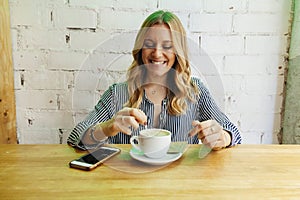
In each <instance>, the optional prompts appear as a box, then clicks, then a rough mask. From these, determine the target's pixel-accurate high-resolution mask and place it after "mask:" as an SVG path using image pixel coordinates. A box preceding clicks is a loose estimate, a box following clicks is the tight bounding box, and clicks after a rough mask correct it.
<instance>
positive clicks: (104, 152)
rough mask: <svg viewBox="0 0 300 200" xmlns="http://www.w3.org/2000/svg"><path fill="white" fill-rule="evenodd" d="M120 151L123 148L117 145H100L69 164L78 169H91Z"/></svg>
mask: <svg viewBox="0 0 300 200" xmlns="http://www.w3.org/2000/svg"><path fill="white" fill-rule="evenodd" d="M120 152H121V150H120V149H118V148H115V147H100V148H99V149H97V150H95V151H93V152H91V153H88V154H86V155H84V156H81V157H80V158H78V159H75V160H72V161H71V162H70V163H69V166H70V167H72V168H76V169H82V170H86V171H90V170H92V169H94V168H96V167H97V166H99V165H101V164H102V163H103V162H104V161H106V160H108V159H109V158H111V157H113V156H115V155H117V154H118V153H120Z"/></svg>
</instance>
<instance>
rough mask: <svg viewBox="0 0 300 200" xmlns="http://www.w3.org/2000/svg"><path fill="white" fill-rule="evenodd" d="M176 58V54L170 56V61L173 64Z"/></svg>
mask: <svg viewBox="0 0 300 200" xmlns="http://www.w3.org/2000/svg"><path fill="white" fill-rule="evenodd" d="M175 60H176V56H175V54H173V55H170V56H169V62H170V64H171V65H172V66H173V65H174V63H175Z"/></svg>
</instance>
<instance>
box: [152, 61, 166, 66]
mask: <svg viewBox="0 0 300 200" xmlns="http://www.w3.org/2000/svg"><path fill="white" fill-rule="evenodd" d="M151 62H152V63H153V64H155V65H162V64H164V63H165V61H160V62H158V61H153V60H152V61H151Z"/></svg>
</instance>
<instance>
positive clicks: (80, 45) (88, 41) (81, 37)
mask: <svg viewBox="0 0 300 200" xmlns="http://www.w3.org/2000/svg"><path fill="white" fill-rule="evenodd" d="M69 37H70V42H69V44H70V48H71V49H72V50H94V49H96V48H97V47H98V46H99V45H101V43H103V42H105V41H106V40H107V39H108V38H110V37H111V33H109V32H104V31H102V32H86V31H75V30H74V31H70V33H69Z"/></svg>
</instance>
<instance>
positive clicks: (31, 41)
mask: <svg viewBox="0 0 300 200" xmlns="http://www.w3.org/2000/svg"><path fill="white" fill-rule="evenodd" d="M33 33H34V34H33ZM65 36H66V32H65V31H59V30H47V29H39V28H29V29H21V30H20V35H19V41H18V48H19V49H28V50H37V49H42V50H45V49H52V50H54V49H55V50H66V49H67V48H68V45H67V44H66V41H65Z"/></svg>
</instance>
